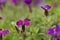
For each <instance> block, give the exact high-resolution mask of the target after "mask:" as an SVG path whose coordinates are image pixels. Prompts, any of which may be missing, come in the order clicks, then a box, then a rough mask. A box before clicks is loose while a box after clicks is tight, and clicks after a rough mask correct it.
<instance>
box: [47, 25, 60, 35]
mask: <svg viewBox="0 0 60 40" xmlns="http://www.w3.org/2000/svg"><path fill="white" fill-rule="evenodd" d="M55 26H56V29H55V30H54V29H53V28H48V35H51V34H60V27H59V26H58V25H57V24H55Z"/></svg>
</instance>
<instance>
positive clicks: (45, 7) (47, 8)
mask: <svg viewBox="0 0 60 40" xmlns="http://www.w3.org/2000/svg"><path fill="white" fill-rule="evenodd" d="M41 8H43V9H44V10H50V9H51V6H49V5H45V6H41Z"/></svg>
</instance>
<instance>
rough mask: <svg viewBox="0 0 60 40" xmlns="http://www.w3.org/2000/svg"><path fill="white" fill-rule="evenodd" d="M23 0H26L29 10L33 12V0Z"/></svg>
mask: <svg viewBox="0 0 60 40" xmlns="http://www.w3.org/2000/svg"><path fill="white" fill-rule="evenodd" d="M23 2H25V4H27V5H28V7H29V11H30V13H32V7H31V3H32V0H23Z"/></svg>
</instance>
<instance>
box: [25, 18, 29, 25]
mask: <svg viewBox="0 0 60 40" xmlns="http://www.w3.org/2000/svg"><path fill="white" fill-rule="evenodd" d="M24 24H25V25H26V26H29V25H30V19H28V18H25V19H24Z"/></svg>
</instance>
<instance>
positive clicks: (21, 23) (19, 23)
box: [15, 18, 30, 32]
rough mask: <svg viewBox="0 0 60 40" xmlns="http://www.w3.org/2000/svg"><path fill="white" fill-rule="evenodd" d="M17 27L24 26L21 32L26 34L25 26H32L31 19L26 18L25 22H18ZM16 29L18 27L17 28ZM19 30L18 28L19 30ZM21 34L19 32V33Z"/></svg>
mask: <svg viewBox="0 0 60 40" xmlns="http://www.w3.org/2000/svg"><path fill="white" fill-rule="evenodd" d="M16 25H17V26H20V25H21V26H22V31H21V32H24V31H25V26H29V25H30V19H29V18H25V19H24V20H19V21H17V22H16ZM15 28H16V27H15ZM17 30H18V28H17ZM17 32H19V31H17Z"/></svg>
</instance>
